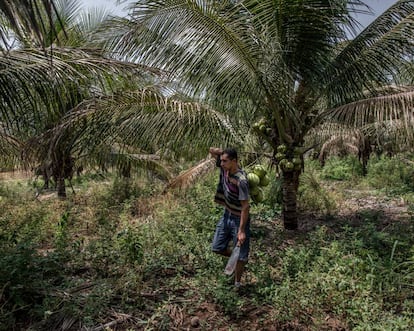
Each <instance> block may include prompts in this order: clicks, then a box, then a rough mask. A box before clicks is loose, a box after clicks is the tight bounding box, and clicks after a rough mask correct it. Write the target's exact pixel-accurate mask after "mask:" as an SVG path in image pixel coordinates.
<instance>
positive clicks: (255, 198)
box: [252, 187, 264, 203]
mask: <svg viewBox="0 0 414 331" xmlns="http://www.w3.org/2000/svg"><path fill="white" fill-rule="evenodd" d="M252 199H253V201H254V202H255V203H259V202H262V201H263V200H264V194H263V191H262V189H261V188H260V187H259V188H258V193H257V194H255V195H252Z"/></svg>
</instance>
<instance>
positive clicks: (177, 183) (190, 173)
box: [166, 158, 216, 190]
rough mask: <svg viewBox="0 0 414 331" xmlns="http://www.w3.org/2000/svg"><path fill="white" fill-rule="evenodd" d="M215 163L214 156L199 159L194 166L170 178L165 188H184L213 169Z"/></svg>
mask: <svg viewBox="0 0 414 331" xmlns="http://www.w3.org/2000/svg"><path fill="white" fill-rule="evenodd" d="M215 164H216V160H215V159H214V158H208V159H205V160H201V161H200V162H198V163H197V164H196V165H195V166H193V167H191V168H190V169H188V170H186V171H184V172H183V173H181V174H180V175H178V176H177V177H175V178H173V179H172V180H170V182H169V183H168V185H167V187H166V190H168V189H177V188H178V189H184V188H187V187H189V186H191V185H192V184H194V182H195V181H197V180H199V179H200V178H201V177H202V176H203V175H205V174H207V173H209V172H210V171H211V170H213V169H214V167H215Z"/></svg>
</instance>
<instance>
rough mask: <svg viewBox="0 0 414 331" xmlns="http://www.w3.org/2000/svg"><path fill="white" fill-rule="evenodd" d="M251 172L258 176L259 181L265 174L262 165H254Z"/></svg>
mask: <svg viewBox="0 0 414 331" xmlns="http://www.w3.org/2000/svg"><path fill="white" fill-rule="evenodd" d="M253 172H254V173H255V174H256V175H257V176H259V177H260V179H261V178H263V177H264V176H266V173H267V171H266V169H265V168H264V167H263V166H262V165H260V164H256V165H255V166H254V167H253Z"/></svg>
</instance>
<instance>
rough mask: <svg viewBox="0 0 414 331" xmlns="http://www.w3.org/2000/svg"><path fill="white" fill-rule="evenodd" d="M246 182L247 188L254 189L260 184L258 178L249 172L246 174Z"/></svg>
mask: <svg viewBox="0 0 414 331" xmlns="http://www.w3.org/2000/svg"><path fill="white" fill-rule="evenodd" d="M247 181H248V182H249V187H250V188H251V187H255V186H257V185H259V183H260V177H259V176H258V175H257V174H255V173H254V172H250V173H248V174H247Z"/></svg>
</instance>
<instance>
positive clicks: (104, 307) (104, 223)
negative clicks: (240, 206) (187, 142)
mask: <svg viewBox="0 0 414 331" xmlns="http://www.w3.org/2000/svg"><path fill="white" fill-rule="evenodd" d="M335 162H337V163H336V164H339V163H340V162H339V161H335ZM343 162H349V161H348V160H344V161H343ZM352 162H353V161H352ZM392 162H395V161H394V160H393V161H390V160H383V159H377V160H372V163H370V165H369V169H370V171H371V174H369V175H368V177H367V178H363V177H362V176H360V175H359V174H358V173H353V175H352V179H351V178H349V177H347V178H341V180H340V182H341V183H342V184H346V185H351V182H353V181H355V178H357V180H358V181H365V182H366V183H367V184H366V185H370V189H372V190H378V192H379V193H382V194H384V193H390V192H391V193H392V194H394V196H395V194H396V192H398V190H397V187H395V189H393V186H392V182H391V181H389V182H387V185H388V189H387V192H383V191H381V190H380V189H379V188H378V187H376V185H374V184H375V183H376V182H378V183H379V182H380V179H381V178H382V176H384V174H385V171H389V170H381V169H389V163H390V164H393V163H392ZM338 167H339V166H338ZM339 168H340V169H341V170H340V171H339V170H338V171H334V173H340V172H341V171H343V169H345V168H346V167H345V166H342V165H341V166H340V167H339ZM327 171H328V170H325V173H326V172H327ZM409 175H410V172H409V171H407V172H404V171H400V172H398V174H397V172H393V173H392V176H396V177H395V178H394V182H395V183H396V185H399V184H400V183H401V181H397V180H396V178H400V179H401V178H402V179H401V180H403V181H408V180H407V179H406V178H405V177H404V176H409ZM358 176H359V177H358ZM376 176H377V177H376ZM216 180H217V173H214V174H211V175H209V176H207V177H206V178H205V179H203V180H202V181H199V182H198V183H197V184H195V185H194V186H193V187H191V188H189V189H187V190H185V191H172V192H166V193H165V192H164V193H163V188H164V187H163V186H162V185H161V183H157V182H152V181H148V180H147V179H142V178H133V179H132V180H129V181H124V180H120V179H115V178H112V177H108V178H107V180H102V179H100V180H94V179H93V178H92V177H90V178H88V180H87V185H85V184H84V182H82V185H79V186H76V184H75V188H76V189H77V193H76V194H75V195H69V197H68V199H67V200H66V201H61V200H58V199H56V198H54V197H51V198H49V199H44V200H42V199H40V200H39V199H35V196H34V194H32V193H33V192H31V193H30V186H28V185H26V184H25V183H24V182H20V183H19V184H14V185H9V184H7V186H6V185H5V184H0V192H1V199H0V250H1V254H0V268H1V270H2V272H1V273H0V329H1V330H55V329H59V328H62V326H63V325H65V327H66V329H67V330H80V329H82V328H93V327H95V326H97V325H98V326H99V325H104V324H105V323H107V322H111V321H119V323H118V324H117V323H115V324H111V325H117V326H116V329H117V330H171V329H186V328H189V327H191V321H192V319H193V318H194V317H197V318H198V322H197V323H198V324H197V325H198V326H197V327H198V328H199V329H203V330H215V329H220V328H226V329H229V330H231V329H233V330H239V329H246V330H259V329H260V330H271V329H275V328H277V329H280V330H315V331H317V330H318V331H319V330H378V331H379V330H381V331H384V330H389V331H395V330H409V329H414V297H413V296H412V294H411V293H412V289H413V286H414V250H413V247H414V239H413V238H414V236H413V234H414V226H413V219H412V217H411V216H410V214H408V216H406V217H401V218H399V219H397V220H394V221H392V222H391V221H390V220H387V219H385V218H384V217H385V216H384V214H383V213H382V212H381V211H373V210H366V209H361V210H359V211H357V212H356V213H355V214H352V215H348V216H346V217H345V216H343V215H341V214H340V213H338V205H340V204H341V200H343V199H345V194H344V193H343V192H342V191H341V187H342V186H340V185H336V184H335V183H338V180H339V179H333V178H332V176H331V177H329V178H327V177H326V174H325V175H324V174H323V170H322V168H319V167H318V166H317V165H315V164H313V165H312V164H309V165H308V167H307V170H306V172H305V174H304V175H303V176H302V178H301V187H300V191H299V205H300V208H301V213H304V212H312V214H314V213H316V212H317V213H318V216H317V218H315V219H314V220H310V219H301V221H306V222H308V223H310V222H313V223H312V226H309V227H307V228H306V229H302V230H300V231H297V232H291V231H285V230H284V229H283V225H282V222H281V219H280V210H281V208H280V205H278V204H277V199H276V198H275V197H274V196H273V194H276V193H277V192H275V191H274V190H275V189H277V187H278V186H277V185H276V186H272V187H269V188H268V192H267V196H268V199H267V201H266V202H265V203H263V204H259V205H253V206H252V207H251V214H252V247H251V255H250V262H249V264H248V268H247V271H246V273H245V278H244V282H245V287H244V288H243V289H242V290H241V291H240V292H235V291H233V289H232V280H231V279H229V277H227V276H225V275H224V274H223V268H224V265H225V263H226V261H225V260H224V259H223V258H221V257H220V256H217V255H214V254H213V253H212V252H211V250H210V244H211V240H212V236H213V232H214V227H215V223H216V222H217V221H218V219H219V217H220V216H221V212H222V210H221V208H219V207H217V206H216V205H215V204H214V203H213V195H214V189H215V184H216ZM80 183H81V182H80ZM335 185H336V186H335ZM333 186H335V187H336V189H335V190H332V187H333ZM410 189H411V187H410V186H409V185H408V184H407V185H406V186H404V192H403V193H404V194H409V193H410V191H409V190H410ZM28 192H29V193H28ZM399 192H401V188H400V191H399ZM328 216H329V217H328ZM309 217H310V216H309ZM122 318H123V319H122ZM111 327H112V326H111ZM111 327H109V326H108V327H107V329H111Z"/></svg>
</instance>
